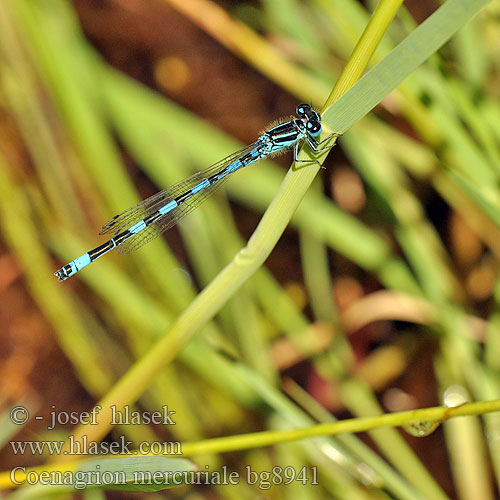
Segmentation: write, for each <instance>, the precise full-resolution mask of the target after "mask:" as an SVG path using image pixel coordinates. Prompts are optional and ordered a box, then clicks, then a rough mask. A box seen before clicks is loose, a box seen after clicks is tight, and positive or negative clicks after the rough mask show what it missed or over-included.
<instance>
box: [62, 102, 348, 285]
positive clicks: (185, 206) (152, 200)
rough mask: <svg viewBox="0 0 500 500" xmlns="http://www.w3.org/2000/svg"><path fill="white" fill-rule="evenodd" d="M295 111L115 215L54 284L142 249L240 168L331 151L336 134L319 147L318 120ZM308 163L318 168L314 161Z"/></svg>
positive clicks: (305, 109)
mask: <svg viewBox="0 0 500 500" xmlns="http://www.w3.org/2000/svg"><path fill="white" fill-rule="evenodd" d="M296 111H297V115H298V118H295V117H292V118H291V119H289V120H288V121H285V122H283V123H281V124H279V125H276V126H274V127H272V128H270V129H269V130H266V131H265V132H263V133H262V134H261V135H260V136H259V138H258V139H257V141H255V142H254V143H253V144H250V145H249V146H247V147H245V148H243V149H241V150H240V151H237V152H236V153H233V154H232V155H229V156H227V157H226V158H224V159H223V160H221V161H219V162H218V163H215V164H214V165H212V166H211V167H208V168H207V169H205V170H202V171H201V172H198V173H196V174H194V175H192V176H191V177H189V178H188V179H185V180H183V181H181V182H179V183H178V184H175V185H174V186H172V187H170V188H168V189H165V190H163V191H160V192H159V193H156V194H154V195H153V196H150V197H149V198H147V199H146V200H144V201H142V202H141V203H139V204H138V205H136V206H135V207H132V208H129V209H128V210H125V212H122V213H121V214H119V215H115V216H114V217H113V218H112V219H110V220H109V221H108V222H106V224H104V226H103V227H102V229H101V232H100V234H107V233H113V237H112V238H111V239H110V240H108V241H107V242H106V243H103V244H102V245H100V246H98V247H97V248H94V249H93V250H90V251H89V252H87V253H86V254H84V255H82V256H81V257H78V258H77V259H75V260H73V261H71V262H70V263H69V264H67V265H65V266H64V267H62V268H61V269H59V270H58V271H56V272H55V273H54V274H55V275H56V276H57V278H58V280H59V281H64V280H65V279H67V278H69V277H70V276H73V275H74V274H76V273H77V272H78V271H80V270H81V269H83V268H84V267H85V266H87V265H89V264H90V263H91V262H94V260H96V259H98V258H99V257H102V256H103V255H104V254H106V253H108V252H110V251H111V250H113V249H115V248H116V249H117V250H118V252H119V253H122V254H127V253H130V252H132V251H134V250H137V249H138V248H140V247H142V246H143V245H145V244H146V243H148V242H149V241H151V240H153V239H154V238H156V237H157V236H159V235H160V234H162V233H163V232H164V231H166V230H167V229H169V228H171V227H172V226H174V225H175V224H177V223H178V222H179V221H180V220H181V219H182V218H183V217H184V216H185V215H187V214H188V213H189V212H191V210H194V209H195V208H196V207H197V206H198V205H199V204H200V203H201V202H203V201H204V200H206V199H207V198H208V197H209V196H210V195H211V194H212V193H213V192H214V191H215V190H216V189H217V188H219V187H220V186H221V185H222V184H223V183H224V181H225V180H226V179H227V177H228V176H229V174H232V173H233V172H236V170H239V169H240V168H243V167H246V166H248V165H251V164H252V163H255V162H256V161H258V160H261V159H263V158H267V157H270V156H274V155H276V154H279V153H282V152H284V151H286V150H288V149H292V148H293V150H294V158H295V161H296V162H308V160H299V159H298V158H297V154H298V150H299V146H300V145H301V144H302V143H303V142H304V141H305V142H307V144H309V146H310V148H311V149H312V150H313V152H315V153H319V152H321V151H325V150H327V149H330V147H331V146H327V147H323V148H322V147H321V144H323V143H324V142H326V141H327V140H328V139H330V138H331V137H333V136H339V135H340V134H331V135H330V136H328V137H327V138H326V139H325V140H323V141H321V142H318V140H317V137H319V135H320V133H321V117H320V115H319V114H318V113H317V112H316V111H315V110H314V109H313V108H312V107H311V106H310V105H309V104H300V105H299V106H297V110H296ZM312 162H316V163H319V162H318V161H317V160H312Z"/></svg>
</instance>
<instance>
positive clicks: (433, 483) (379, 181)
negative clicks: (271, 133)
mask: <svg viewBox="0 0 500 500" xmlns="http://www.w3.org/2000/svg"><path fill="white" fill-rule="evenodd" d="M374 6H375V2H371V1H368V2H364V3H360V2H357V1H354V0H335V1H330V2H329V1H324V0H308V1H299V0H262V1H259V2H245V1H241V2H239V1H238V2H211V1H199V2H191V1H188V0H185V1H184V2H182V3H180V2H179V3H178V2H175V1H173V0H172V1H169V0H147V1H146V0H126V1H125V0H93V1H91V0H88V1H84V0H81V1H80V0H77V1H75V2H69V1H65V0H41V1H36V2H35V1H31V0H6V1H4V2H2V3H1V4H0V65H1V66H0V106H1V114H0V145H1V146H0V229H1V240H0V245H1V255H0V293H1V299H0V325H1V330H0V334H1V341H0V342H1V343H0V345H1V346H2V348H1V350H0V352H1V356H2V363H1V365H0V374H1V379H2V391H1V394H0V397H1V401H2V406H3V407H4V408H6V409H8V408H9V407H10V406H12V405H13V404H24V405H25V406H27V407H29V408H30V410H31V412H32V414H38V415H44V416H48V415H49V412H51V411H53V410H54V407H56V409H57V410H60V411H76V412H83V411H86V410H89V409H90V408H91V407H92V405H93V403H94V402H95V401H96V400H98V399H99V398H100V397H101V396H102V395H104V394H105V393H106V392H107V390H108V389H109V388H110V387H111V386H112V384H113V383H114V382H115V381H116V380H117V379H118V378H119V377H120V375H122V374H123V373H125V372H126V371H127V369H128V368H129V367H130V365H131V363H133V361H134V360H135V359H137V358H140V356H141V354H143V353H144V352H146V351H147V349H148V347H149V346H150V345H151V344H152V343H153V342H154V340H155V339H157V338H158V337H159V336H160V335H161V334H162V333H163V332H164V331H165V330H166V328H167V327H168V325H169V324H170V323H171V322H172V321H173V320H174V319H175V318H176V317H177V316H178V314H179V313H180V312H181V311H182V310H184V309H185V308H186V307H187V305H188V304H189V303H190V302H191V301H192V299H193V298H194V296H195V295H196V293H197V292H198V291H199V290H200V289H201V288H203V287H204V286H205V285H206V284H208V283H209V282H210V280H211V279H212V278H213V277H214V276H215V275H216V274H217V273H218V272H219V271H220V270H221V269H222V268H223V267H224V265H225V264H227V263H228V262H229V261H230V260H231V259H232V258H233V256H234V255H235V254H236V252H237V251H238V250H239V249H240V248H241V247H242V246H243V245H244V244H245V241H246V240H247V239H248V238H249V237H250V235H251V234H252V231H253V230H254V228H255V226H256V225H257V223H258V221H259V219H260V217H261V215H262V213H263V211H264V210H265V209H266V207H267V206H268V204H269V203H270V201H271V199H272V198H273V196H274V194H275V193H276V191H277V189H278V187H279V184H280V181H281V179H282V178H283V176H284V174H285V169H286V167H287V166H288V165H289V164H290V162H291V155H288V156H285V157H283V158H279V159H278V160H277V161H274V162H262V163H259V164H256V165H254V166H252V167H251V168H249V169H246V170H243V171H241V172H239V173H238V174H237V175H235V176H233V177H232V178H231V179H230V180H229V182H228V183H227V184H226V187H225V189H224V192H221V193H217V194H216V195H215V196H214V197H213V199H211V200H209V201H207V202H206V203H205V204H204V205H203V206H201V207H200V208H199V209H198V210H197V211H196V212H195V213H193V214H191V215H190V216H189V217H188V218H186V219H185V220H184V221H183V222H182V223H181V224H180V225H179V227H176V228H174V229H172V230H170V231H169V232H168V233H167V234H166V235H165V238H164V239H163V240H161V241H155V242H154V243H151V244H149V245H148V246H147V247H144V248H142V249H141V250H139V251H138V252H136V253H135V254H132V255H128V256H125V257H123V256H118V255H107V256H106V257H104V258H103V259H101V260H99V261H98V262H96V263H93V264H92V265H91V266H89V267H88V268H86V269H85V270H84V271H82V272H81V273H79V274H78V275H77V276H76V277H73V278H71V279H70V280H68V281H66V282H65V283H64V284H60V283H57V281H56V279H55V277H54V276H53V274H52V273H53V272H54V271H55V270H56V269H58V268H59V267H61V265H63V264H66V263H67V262H68V261H70V260H72V259H73V258H75V257H77V256H79V255H81V254H83V253H84V252H86V251H87V250H89V249H91V248H93V247H95V246H97V245H98V244H99V243H101V242H103V241H104V239H103V238H102V237H99V236H98V231H99V228H100V227H101V226H102V224H103V223H104V222H105V221H106V220H108V219H109V218H110V217H111V216H113V215H114V214H116V213H119V212H121V211H123V210H125V209H126V208H128V207H129V206H131V205H133V204H135V203H137V202H138V201H139V200H140V199H142V198H146V197H148V196H150V195H151V194H153V193H154V192H156V191H157V190H159V189H164V188H166V187H168V186H169V185H171V184H173V183H175V182H177V181H179V180H181V179H182V178H184V177H187V176H188V175H190V174H191V173H193V172H195V171H197V170H200V169H202V168H205V167H207V166H209V165H210V164H211V163H213V162H215V161H217V160H219V159H221V158H223V157H224V156H225V155H227V154H229V153H231V152H233V151H235V150H236V149H237V148H238V147H240V146H241V145H242V144H246V143H250V142H252V141H254V140H255V138H256V137H257V135H258V134H259V132H260V131H261V130H263V129H264V128H266V127H267V126H268V125H269V123H270V122H272V121H273V120H275V119H277V118H279V117H282V116H287V115H290V114H293V113H294V111H295V106H296V105H297V103H299V102H302V101H305V102H310V103H312V104H313V105H315V106H318V107H320V106H321V105H322V103H323V102H324V100H325V98H326V97H327V95H328V93H329V91H330V89H331V87H332V86H333V84H334V82H335V79H336V77H337V76H338V74H339V72H340V71H341V69H342V67H343V64H344V62H345V60H346V59H347V58H348V57H349V54H350V52H351V51H352V49H353V47H354V45H355V43H356V42H357V40H358V38H359V36H360V34H361V33H362V30H363V28H364V26H365V25H366V23H367V21H368V19H369V15H370V13H371V12H372V10H373V8H374ZM437 6H438V5H437V3H435V2H431V1H426V2H407V3H406V4H405V8H403V9H402V10H401V12H400V16H399V17H398V18H397V19H396V20H395V22H394V24H393V26H392V27H391V29H390V31H389V32H388V34H387V35H386V38H385V39H384V40H383V43H382V44H381V47H380V50H379V51H378V52H377V53H376V56H375V60H379V59H380V58H381V57H382V56H383V55H384V54H385V53H387V52H388V51H389V50H390V49H391V48H392V47H393V46H394V45H396V44H397V43H398V42H399V41H400V40H401V39H403V38H404V37H405V36H406V35H407V33H409V32H411V30H412V29H413V28H414V26H415V25H416V24H418V23H419V22H421V21H422V20H423V19H425V17H427V15H429V14H430V13H431V12H432V11H433V10H434V9H436V8H437ZM178 9H181V10H182V12H180V11H179V10H178ZM187 16H189V18H188V17H187ZM499 23H500V6H499V4H498V2H493V3H492V4H491V6H490V7H489V8H488V9H487V10H485V11H483V12H482V13H481V14H480V15H479V16H478V17H477V18H476V19H475V20H474V21H473V22H472V23H469V25H467V26H466V28H464V29H463V30H462V31H461V32H460V33H459V34H458V35H457V36H456V37H455V38H454V39H453V41H452V42H451V43H449V44H448V45H447V46H446V47H445V48H444V49H443V50H442V51H441V52H440V54H439V55H436V56H434V57H433V58H432V59H431V60H430V61H429V62H428V63H427V64H426V65H425V66H424V67H422V68H420V69H419V70H418V71H417V72H416V73H415V74H414V75H412V77H411V78H409V79H408V80H407V81H406V82H405V83H404V85H403V86H401V88H400V89H398V91H397V92H394V93H393V94H391V95H390V96H389V97H388V98H387V99H385V100H384V102H383V103H382V104H381V105H380V106H379V107H378V108H377V109H376V110H375V112H374V113H372V114H371V115H369V116H368V117H366V118H365V119H364V120H362V122H360V123H359V124H357V125H356V126H355V127H353V129H352V130H351V131H349V132H348V133H347V134H346V135H345V136H344V137H343V138H342V139H341V140H340V141H339V146H337V147H336V148H335V150H333V151H332V153H331V154H330V157H329V159H328V161H327V164H326V170H322V171H321V172H320V175H319V176H318V179H317V182H316V183H315V185H314V186H313V188H312V189H311V190H310V192H309V193H308V195H307V197H306V199H304V201H303V203H302V205H301V207H300V209H299V211H298V212H297V215H296V217H295V218H294V220H293V221H292V224H291V226H290V227H289V229H288V231H287V232H286V233H285V234H284V236H283V237H282V238H281V240H280V242H279V244H278V245H277V247H276V248H275V249H274V251H273V252H272V254H271V256H270V258H269V259H268V261H267V262H266V266H265V268H263V269H262V270H260V271H259V272H258V273H257V274H256V275H255V276H254V277H253V278H252V279H251V280H250V281H249V282H248V284H247V285H245V287H244V288H243V289H242V290H241V291H240V292H238V293H237V294H236V295H235V297H234V298H233V299H232V300H231V301H230V302H229V303H228V304H227V305H226V306H225V307H224V308H223V309H222V311H221V312H220V314H219V315H217V317H216V319H215V320H214V321H213V322H212V323H211V324H209V325H208V326H207V327H206V328H204V329H203V330H202V331H200V332H199V335H197V336H196V337H195V339H194V340H193V341H192V342H191V343H190V344H189V346H188V347H187V348H186V349H184V350H183V351H182V353H181V355H180V356H179V358H178V359H177V360H176V361H175V362H174V363H173V364H171V365H169V366H168V367H167V368H166V369H165V370H164V371H163V372H162V374H161V375H160V376H158V377H157V378H156V379H155V380H154V381H152V383H151V387H150V390H149V391H148V392H147V393H146V394H145V395H144V397H143V398H141V400H140V402H139V404H138V406H137V408H141V409H144V410H148V411H155V410H156V409H157V408H159V407H161V406H162V405H165V404H168V406H169V408H172V409H174V410H175V411H176V412H177V413H176V422H177V425H176V426H175V428H172V427H169V428H165V427H158V426H157V427H150V428H148V427H139V426H130V427H127V428H121V429H117V430H116V432H117V433H116V435H115V437H116V436H119V435H122V434H124V435H126V436H127V439H131V440H134V441H135V442H140V441H143V440H158V439H160V440H171V441H193V440H202V439H204V438H210V437H216V436H222V435H231V434H240V433H244V432H253V431H258V430H265V429H280V428H287V427H290V426H299V425H306V424H312V423H314V422H321V421H328V420H329V419H330V418H331V417H332V416H333V415H335V416H336V417H338V418H345V417H349V416H364V415H371V414H376V413H377V412H378V411H381V410H383V411H386V412H389V411H399V410H405V409H413V408H419V407H424V406H432V405H437V404H442V402H443V394H448V396H449V397H451V396H453V395H455V397H456V395H457V394H458V395H459V398H462V399H463V400H470V401H472V400H485V399H494V398H498V397H500V388H499V383H498V370H499V368H500V366H499V361H498V360H499V359H500V358H499V356H498V354H499V353H500V345H499V341H498V331H497V328H498V322H499V316H498V302H497V301H498V299H499V295H498V294H499V292H500V289H499V288H498V285H497V274H498V257H499V256H500V232H499V231H498V224H499V222H498V221H499V217H498V215H497V211H496V209H497V208H498V207H499V205H500V203H499V200H500V196H499V195H500V192H499V189H498V186H499V184H498V181H499V176H500V153H499V143H500V106H499V105H498V97H499V88H500V85H499V70H500V30H499ZM247 27H248V28H247ZM249 30H251V31H249ZM207 31H209V32H210V34H209V33H207ZM214 37H215V38H214ZM217 38H218V39H217ZM446 391H448V392H446ZM485 425H487V426H488V434H486V432H485V428H484V426H485ZM444 427H445V429H442V428H441V427H439V428H438V429H437V430H436V431H435V432H434V433H431V434H430V435H429V436H428V437H425V438H418V437H414V436H412V435H411V434H418V430H417V431H415V430H413V431H412V430H411V429H410V430H409V432H403V431H401V432H400V431H398V430H384V431H377V432H374V433H371V434H370V435H369V436H368V435H367V436H359V440H358V438H352V440H351V439H350V438H348V439H345V440H344V441H342V439H341V440H340V441H339V440H333V439H321V440H319V439H318V440H310V441H308V442H298V443H291V444H286V445H280V446H277V447H274V448H273V449H256V450H250V451H244V452H241V453H231V454H227V455H224V456H205V457H199V460H197V463H199V464H200V465H201V466H203V465H204V464H209V465H210V467H211V468H214V469H216V468H218V467H220V466H221V465H223V464H227V465H228V466H229V467H230V468H231V469H232V470H243V469H244V467H245V466H246V465H251V466H252V468H255V469H262V470H271V469H272V467H273V466H281V467H286V466H293V467H295V468H296V469H297V470H298V469H300V468H301V467H302V466H303V465H308V466H309V467H311V466H313V465H314V466H318V480H319V482H320V486H312V485H310V484H308V485H302V484H300V483H294V484H292V485H290V486H274V487H273V488H272V489H271V490H268V491H262V490H261V491H259V490H258V489H257V488H256V487H255V486H250V485H247V484H244V483H242V484H239V485H237V486H229V487H228V486H226V487H200V488H195V487H183V488H179V489H173V490H170V491H168V493H156V494H134V495H131V494H125V495H120V494H117V493H115V494H113V495H110V494H107V497H106V498H108V497H109V498H132V497H134V498H150V497H151V498H153V497H157V498H163V497H164V496H166V495H168V496H169V497H172V498H218V497H221V498H226V497H227V498H256V497H258V496H259V495H261V494H265V495H268V496H269V497H270V498H277V499H278V498H298V497H299V498H304V499H306V498H314V499H318V498H349V499H352V498H393V497H394V498H469V499H471V498H481V499H488V498H495V495H497V487H496V485H495V480H494V478H497V479H498V478H499V477H500V473H499V471H500V467H499V466H500V464H499V461H498V459H499V455H498V444H497V443H498V439H499V434H498V422H497V420H496V419H495V417H489V418H488V419H486V421H482V420H480V419H474V418H472V417H471V418H468V419H461V420H460V421H455V422H449V423H447V424H446V425H445V426H444ZM71 428H72V427H71V426H69V425H68V426H60V427H59V428H58V429H57V430H56V431H53V432H52V433H48V431H47V429H46V425H44V424H43V423H37V422H30V423H29V424H28V425H27V426H26V428H25V429H23V430H22V431H21V432H20V433H18V434H15V439H16V440H18V439H24V440H26V439H33V440H44V439H51V440H53V439H56V437H55V436H57V435H60V439H63V438H64V436H65V435H66V434H65V433H67V432H69V431H70V430H71ZM17 431H18V429H14V430H13V431H12V434H11V435H10V438H13V437H14V432H17ZM110 439H113V436H110ZM363 443H364V444H363ZM366 444H367V445H368V446H369V447H370V448H371V449H373V450H376V451H377V452H379V453H380V456H381V457H384V458H383V459H384V460H386V461H387V463H388V464H389V466H390V467H391V468H392V469H394V471H395V472H394V475H391V473H389V472H388V471H390V470H391V469H387V468H386V467H387V465H386V464H385V462H382V459H380V458H377V457H376V456H374V455H372V454H371V453H370V449H369V448H368V447H366V446H365V445H366ZM1 457H2V466H3V467H2V469H4V470H6V469H8V468H9V467H13V466H15V465H32V464H39V463H41V462H42V460H41V459H40V457H37V456H28V455H25V456H23V457H19V456H13V454H12V452H11V450H10V447H9V446H5V447H4V448H3V450H2V454H1ZM417 457H418V458H417ZM419 460H421V463H420V462H419ZM388 494H390V495H392V496H389V497H388V496H387V495H388ZM422 495H423V496H422Z"/></svg>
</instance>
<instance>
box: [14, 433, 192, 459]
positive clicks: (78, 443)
mask: <svg viewBox="0 0 500 500" xmlns="http://www.w3.org/2000/svg"><path fill="white" fill-rule="evenodd" d="M132 445H133V442H132V441H126V440H125V436H120V439H119V440H118V441H113V442H110V443H109V442H106V441H103V442H98V441H88V439H87V436H83V437H82V438H81V439H79V440H75V439H74V437H73V436H69V439H68V441H67V442H66V441H10V446H11V448H12V451H13V453H14V455H25V454H26V453H31V455H44V454H48V455H103V454H104V455H145V454H152V455H182V445H181V443H180V442H179V441H163V442H162V441H153V442H151V443H149V442H147V441H144V442H142V443H139V446H138V447H137V448H132Z"/></svg>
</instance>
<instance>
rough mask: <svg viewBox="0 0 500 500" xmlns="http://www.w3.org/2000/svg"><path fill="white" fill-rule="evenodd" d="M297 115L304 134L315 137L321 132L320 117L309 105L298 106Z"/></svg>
mask: <svg viewBox="0 0 500 500" xmlns="http://www.w3.org/2000/svg"><path fill="white" fill-rule="evenodd" d="M297 115H298V116H299V117H300V121H301V122H302V123H303V125H304V128H305V132H306V133H308V134H309V135H312V136H313V137H316V136H318V135H319V134H320V132H321V116H320V115H319V113H318V112H317V111H315V110H314V109H313V108H312V106H310V105H309V104H299V105H298V106H297Z"/></svg>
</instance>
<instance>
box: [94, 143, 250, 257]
mask: <svg viewBox="0 0 500 500" xmlns="http://www.w3.org/2000/svg"><path fill="white" fill-rule="evenodd" d="M259 147H260V145H259V143H253V144H250V145H249V146H246V147H245V148H243V149H241V150H239V151H237V152H235V153H233V154H231V155H229V156H227V157H226V158H224V159H222V160H220V161H219V162H217V163H214V164H213V165H211V166H210V167H208V168H206V169H205V170H202V171H200V172H197V173H196V174H193V175H192V176H191V177H188V178H187V179H184V180H183V181H181V182H179V183H177V184H175V185H173V186H171V187H169V188H167V189H164V190H163V191H159V192H158V193H156V194H154V195H152V196H150V197H149V198H147V199H145V200H143V201H141V202H140V203H138V204H137V205H135V206H134V207H131V208H129V209H128V210H125V211H124V212H122V213H121V214H118V215H115V216H114V217H112V218H111V219H110V220H109V221H108V222H106V223H105V224H104V225H103V226H102V229H101V231H100V234H107V233H113V235H116V234H118V233H120V232H122V231H125V230H126V229H128V228H130V227H131V226H133V225H134V224H136V223H137V222H139V221H141V220H142V219H144V218H145V217H147V216H148V215H151V214H152V213H154V212H156V211H157V210H158V209H160V208H161V207H162V206H164V205H166V204H167V203H169V202H170V201H171V200H173V199H175V198H177V197H178V196H180V195H182V194H183V193H186V192H188V191H190V190H191V189H192V188H193V187H194V186H196V185H198V184H199V183H200V182H202V181H203V180H204V179H206V178H208V177H210V176H212V175H214V174H216V173H218V172H221V171H223V170H224V169H225V168H226V167H227V166H229V165H230V164H231V163H233V162H235V161H237V160H238V159H239V158H241V157H243V156H245V155H246V154H248V153H249V152H250V151H252V150H254V149H255V148H259ZM254 161H256V160H254ZM250 163H253V161H252V162H248V163H247V164H250ZM227 177H228V176H226V177H223V178H222V179H220V180H219V181H217V182H215V183H214V184H211V185H210V186H209V187H207V188H205V189H202V190H201V191H199V192H198V193H196V194H195V195H193V196H192V197H191V198H188V199H187V200H186V201H184V202H183V203H181V204H180V205H179V206H177V207H176V208H174V209H173V210H171V211H170V212H168V213H167V214H165V215H164V216H162V217H160V218H159V219H158V220H156V221H155V222H154V223H153V224H151V225H150V226H148V227H147V228H145V229H143V230H142V231H140V232H138V233H137V234H136V235H134V236H132V237H131V238H130V239H128V240H126V241H124V242H123V244H122V245H120V246H118V247H117V251H118V252H119V253H122V254H126V253H130V252H132V251H134V250H137V249H138V248H140V247H141V246H143V245H145V244H146V243H148V242H149V241H151V240H153V239H154V238H156V237H157V236H159V235H160V234H161V233H163V232H165V231H166V230H167V229H169V228H171V227H172V226H174V225H175V224H177V223H178V222H179V221H180V220H181V219H182V218H183V217H185V216H186V215H187V214H188V213H190V212H191V211H192V210H194V209H195V208H196V207H197V206H198V205H200V203H202V202H203V201H205V200H206V199H207V198H208V197H209V196H210V195H211V194H213V193H214V191H216V190H217V189H218V188H219V187H220V186H222V184H224V182H225V180H226V179H227Z"/></svg>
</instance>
